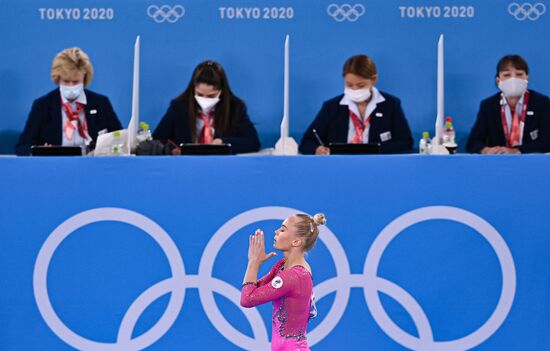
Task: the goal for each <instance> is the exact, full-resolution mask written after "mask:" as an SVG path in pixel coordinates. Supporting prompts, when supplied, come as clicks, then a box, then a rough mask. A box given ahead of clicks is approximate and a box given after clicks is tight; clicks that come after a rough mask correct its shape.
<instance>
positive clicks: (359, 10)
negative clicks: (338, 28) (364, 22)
mask: <svg viewBox="0 0 550 351" xmlns="http://www.w3.org/2000/svg"><path fill="white" fill-rule="evenodd" d="M365 12H366V10H365V6H363V4H355V5H353V6H352V5H350V4H343V5H342V6H338V5H337V4H330V5H328V7H327V13H328V15H329V16H330V17H332V18H334V20H335V21H337V22H343V21H346V20H347V21H350V22H355V21H357V20H358V19H359V17H361V16H363V15H364V14H365Z"/></svg>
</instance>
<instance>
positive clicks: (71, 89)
mask: <svg viewBox="0 0 550 351" xmlns="http://www.w3.org/2000/svg"><path fill="white" fill-rule="evenodd" d="M83 90H84V85H82V84H77V85H61V84H60V85H59V91H60V92H61V95H63V97H64V98H65V99H67V100H71V101H72V100H74V99H76V98H77V97H79V96H80V94H82V91H83Z"/></svg>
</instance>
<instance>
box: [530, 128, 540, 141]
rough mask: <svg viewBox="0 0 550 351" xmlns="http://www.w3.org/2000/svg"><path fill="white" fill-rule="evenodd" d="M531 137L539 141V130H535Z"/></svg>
mask: <svg viewBox="0 0 550 351" xmlns="http://www.w3.org/2000/svg"><path fill="white" fill-rule="evenodd" d="M529 135H530V136H531V140H537V139H538V137H539V130H538V129H535V130H534V131H532V132H531V133H529Z"/></svg>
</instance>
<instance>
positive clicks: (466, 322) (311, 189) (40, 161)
mask: <svg viewBox="0 0 550 351" xmlns="http://www.w3.org/2000/svg"><path fill="white" fill-rule="evenodd" d="M548 168H549V163H548V158H547V157H545V156H542V155H538V156H537V155H531V156H522V157H516V156H503V157H498V156H456V157H454V156H443V157H422V156H417V155H409V156H387V157H381V156H370V157H369V156H366V157H346V156H334V157H330V158H318V157H305V156H304V157H277V158H271V157H238V156H237V157H205V158H193V157H178V158H176V157H158V158H147V157H143V158H135V157H133V158H120V159H116V158H56V159H51V158H3V159H0V169H2V170H3V171H2V172H0V193H1V194H2V201H0V214H1V219H2V220H1V223H2V234H1V235H2V240H1V244H0V267H2V289H0V306H1V308H0V325H1V326H2V328H0V345H1V347H0V348H1V349H2V350H3V351H4V350H5V351H15V350H26V351H32V350H71V349H72V348H71V347H69V346H68V345H66V344H65V343H64V342H63V341H61V340H60V339H59V338H57V336H56V335H55V334H54V333H53V332H52V331H51V330H50V329H49V328H48V326H47V325H46V324H45V322H44V321H43V319H42V317H41V316H40V314H39V312H38V309H37V306H36V303H35V300H34V296H33V287H32V274H33V267H34V263H35V260H36V257H37V255H38V252H39V250H40V248H41V246H42V244H43V243H44V242H45V240H46V238H47V237H48V236H49V235H50V233H51V232H52V231H53V230H54V229H55V228H56V227H57V226H59V225H60V224H61V223H63V222H64V221H65V220H66V219H68V218H69V217H71V216H73V215H75V214H78V213H80V212H82V211H85V210H90V209H94V208H99V207H120V208H126V209H129V210H132V211H136V212H138V213H141V214H143V215H145V216H147V217H149V218H150V219H152V220H153V221H155V222H156V223H157V224H159V225H160V226H161V227H162V228H163V229H164V230H165V231H166V232H167V233H168V234H169V235H170V236H171V237H172V239H173V240H174V242H175V243H176V245H177V247H178V250H179V251H180V253H181V256H182V257H183V261H184V264H185V270H186V273H187V274H192V275H194V274H197V272H198V267H199V262H200V258H201V256H202V254H203V253H204V250H205V247H206V244H207V243H208V241H209V240H210V238H211V237H212V235H213V234H214V233H215V232H216V231H217V230H218V229H219V228H220V227H221V226H222V225H223V224H224V223H226V222H227V221H229V220H230V219H232V218H233V217H235V216H237V215H239V214H240V213H242V212H244V211H248V210H251V209H255V208H258V207H264V206H284V207H291V208H296V209H300V210H302V211H306V212H308V213H315V212H319V211H323V212H324V213H325V214H326V215H327V218H328V223H327V225H328V228H330V230H332V231H333V232H334V233H335V235H336V236H337V238H338V240H339V242H340V244H341V245H342V246H343V249H344V250H345V254H346V257H347V259H348V260H349V264H350V271H351V272H352V273H353V274H360V273H361V272H362V270H363V265H364V262H365V259H366V255H367V252H368V250H369V248H370V246H371V245H372V243H373V241H374V239H375V238H376V237H377V235H378V234H379V233H380V232H381V231H382V229H383V228H384V227H385V226H386V225H388V224H389V223H390V222H391V221H393V220H394V219H395V218H397V217H399V216H400V215H402V214H404V213H406V212H409V211H411V210H414V209H417V208H421V207H425V206H455V207H459V208H462V209H465V210H467V211H470V212H473V213H475V214H476V215H478V216H480V217H481V218H483V219H484V220H486V221H487V222H489V223H490V224H491V225H492V226H493V227H495V229H496V230H497V231H498V232H499V233H500V235H501V236H502V237H503V238H504V240H505V241H506V243H507V245H508V247H509V248H510V250H511V253H512V256H513V258H514V262H515V266H516V270H517V290H516V296H515V300H514V304H513V306H512V309H511V311H510V313H509V315H508V317H507V319H506V320H505V322H504V323H503V325H502V326H501V327H500V328H499V329H498V330H497V332H496V333H495V334H494V335H493V336H492V337H491V338H489V339H488V340H487V341H486V342H484V343H483V344H481V345H480V346H478V347H477V348H476V350H510V351H514V350H518V351H525V350H542V349H545V348H546V347H547V346H548V345H549V344H550V334H548V328H549V326H550V312H549V311H550V309H549V306H548V301H550V265H549V264H548V257H549V254H550V236H549V235H548V233H549V232H550V210H549V207H548V198H549V196H550V192H549V190H548V189H549V187H548ZM203 181H204V183H202V182H203ZM279 223H280V222H279V221H274V220H266V221H261V222H258V223H253V224H251V225H249V226H247V227H245V228H243V229H242V230H241V231H239V232H237V233H236V234H235V235H233V236H232V237H231V238H230V239H229V240H228V241H227V242H226V243H225V244H224V245H223V247H222V249H221V250H220V252H219V254H218V255H217V258H216V262H215V264H214V271H213V276H214V277H216V278H219V279H221V280H223V281H225V282H227V283H229V284H231V285H233V286H235V287H236V288H239V286H240V283H241V282H242V277H243V273H244V270H245V268H246V260H247V256H246V254H247V240H248V239H247V235H248V234H250V233H252V231H253V230H254V229H255V228H257V227H260V228H263V229H264V231H265V232H266V237H267V238H268V242H269V240H270V238H271V235H272V234H271V233H272V231H273V230H274V229H276V228H277V226H278V225H279ZM308 261H309V262H310V264H311V266H312V267H313V271H314V281H315V284H320V283H321V282H323V281H325V280H327V279H329V278H332V277H334V276H335V275H336V273H335V265H334V263H333V261H332V259H331V257H330V255H329V252H328V250H327V247H325V246H324V244H323V243H322V242H319V243H318V245H317V246H316V247H315V248H314V250H312V251H311V253H310V254H309V256H308ZM271 263H274V260H273V262H271ZM267 266H269V264H266V265H265V267H264V266H262V272H265V271H266V270H267V269H268V268H269V267H267ZM169 276H170V270H169V266H168V262H167V260H166V258H165V256H164V254H163V253H162V251H161V250H160V248H159V247H158V246H157V245H156V244H155V243H154V241H153V240H152V239H151V238H150V237H149V236H147V235H146V234H145V233H144V232H142V231H141V230H139V229H137V228H134V227H132V226H129V225H125V224H122V223H118V222H100V223H94V224H90V225H88V226H85V227H83V228H81V229H79V230H77V231H76V232H75V233H73V234H72V235H71V236H70V237H68V238H67V239H66V240H65V241H64V242H63V243H62V244H61V245H60V247H59V248H58V250H57V251H56V252H55V254H54V256H53V259H52V262H51V264H50V271H49V275H48V284H49V292H50V297H51V300H52V304H53V306H54V309H55V310H56V311H57V312H58V314H59V316H60V318H61V319H62V320H63V321H64V322H65V323H66V324H67V325H68V326H69V327H70V328H71V329H73V330H74V331H75V332H77V333H79V334H81V335H82V336H85V337H88V338H90V339H92V340H96V341H104V342H113V341H114V340H115V338H116V333H117V331H118V327H119V325H120V321H121V318H122V316H123V314H124V313H125V312H126V310H127V309H128V307H129V305H130V304H131V303H132V302H133V301H134V299H135V298H136V297H137V296H138V295H139V294H140V293H141V292H143V291H144V290H145V289H146V288H148V287H150V286H152V285H153V284H155V283H157V282H159V281H160V280H162V279H164V278H168V277H169ZM379 276H380V277H383V278H385V279H388V280H390V281H392V282H394V283H396V284H398V285H399V286H401V287H402V288H403V289H405V290H406V291H407V292H409V293H410V294H411V295H412V296H413V297H414V298H415V299H416V300H417V301H418V302H419V304H420V305H421V306H422V308H423V309H424V311H425V312H426V315H427V316H428V319H429V321H430V324H431V327H432V330H433V332H434V338H435V340H438V341H442V340H453V339H456V338H460V337H463V336H466V335H467V334H469V333H471V332H473V331H474V330H476V329H477V328H479V327H480V326H481V324H483V323H484V322H485V321H486V320H487V318H488V317H489V315H490V314H491V313H492V312H493V310H494V308H495V306H496V303H497V300H498V296H499V294H500V290H501V283H502V281H501V271H500V266H499V263H498V260H497V257H496V255H495V253H494V251H493V250H492V248H491V246H490V245H489V244H488V243H487V242H486V241H485V240H484V239H483V237H481V236H480V235H479V234H478V233H476V232H475V231H474V230H472V229H471V228H469V227H467V226H465V225H462V224H458V223H456V222H451V221H446V220H432V221H426V222H422V223H418V224H416V225H413V226H412V227H410V228H408V229H406V230H405V231H404V232H403V233H402V234H400V235H399V236H398V237H397V238H396V239H395V240H394V241H392V243H391V244H390V245H389V246H388V248H387V250H386V251H385V252H384V254H383V256H382V260H381V263H380V268H379ZM333 298H334V294H331V295H328V296H327V297H325V298H323V299H321V300H320V301H319V304H318V309H319V317H318V318H317V319H314V320H313V321H312V322H311V324H310V328H309V329H310V330H311V329H312V328H313V327H315V326H316V325H318V324H319V322H320V321H322V319H323V318H324V316H326V314H327V313H328V310H329V308H330V306H331V305H332V301H333ZM167 300H168V297H167V296H165V297H164V298H161V299H160V300H158V301H157V302H156V303H155V304H154V305H152V306H150V307H149V309H148V310H147V312H146V313H145V314H144V315H143V316H142V317H141V319H140V321H139V323H138V325H137V328H136V332H135V333H136V335H139V334H141V333H143V332H145V331H146V330H148V329H149V328H150V326H151V325H152V324H153V323H155V322H156V321H157V320H158V318H159V316H160V315H161V314H162V313H163V311H164V308H165V306H166V303H167ZM216 300H217V301H218V303H219V306H220V309H221V310H222V312H223V313H224V314H225V315H226V316H227V319H228V321H229V322H230V323H231V324H232V325H233V326H234V327H235V328H237V329H238V330H240V331H241V332H242V333H247V334H248V335H250V336H252V332H251V328H250V326H249V325H248V322H247V320H246V319H245V318H244V316H243V315H242V314H241V312H240V311H239V310H238V309H237V308H236V307H235V306H234V305H233V304H232V303H230V302H229V301H228V300H226V298H224V297H223V296H217V297H216ZM382 302H383V304H384V307H385V308H386V310H387V311H388V314H389V316H390V317H391V318H392V319H393V320H395V322H396V323H397V324H398V325H399V326H400V327H402V328H403V329H405V330H406V331H407V332H409V333H411V334H413V335H416V330H415V326H414V324H413V323H412V321H411V319H410V317H409V316H408V314H407V313H406V312H405V311H404V310H403V309H402V307H401V306H400V305H399V304H398V303H396V302H395V301H393V300H392V299H390V298H388V297H387V296H385V295H382ZM261 313H262V317H263V318H264V320H265V322H266V326H267V328H268V331H269V333H270V315H271V311H270V306H262V308H261ZM343 340H345V343H346V348H347V349H349V350H363V349H367V348H368V349H372V350H403V347H402V346H400V345H399V344H397V343H395V342H394V341H393V340H392V339H390V338H389V337H388V336H386V334H384V333H383V332H382V330H381V329H380V328H379V327H378V325H377V324H376V323H375V321H374V320H373V318H372V316H371V314H370V312H369V310H368V308H367V305H366V302H365V299H364V295H363V291H362V290H361V289H359V288H352V290H351V297H350V300H349V303H348V305H347V308H346V311H345V313H344V315H343V317H342V319H341V320H340V321H339V323H338V325H337V326H336V328H335V329H334V330H333V331H332V332H331V333H330V334H329V335H328V336H327V337H326V338H325V339H323V340H322V341H321V342H319V343H318V344H316V345H315V346H314V347H313V350H335V349H338V348H341V347H342V342H343ZM204 349H211V350H214V349H216V350H238V349H239V348H238V347H236V346H235V345H233V344H231V343H229V342H228V341H227V340H226V339H225V338H224V337H223V336H222V335H221V334H219V333H218V332H217V331H216V330H215V328H214V327H213V326H212V324H211V323H210V321H209V320H208V318H207V317H206V315H205V313H204V311H203V308H202V306H201V304H200V300H199V298H198V292H197V289H195V288H191V289H188V290H187V292H186V296H185V302H184V305H183V309H182V311H181V312H180V314H179V316H178V319H177V320H176V322H175V324H174V325H173V326H172V328H171V329H170V330H169V331H168V332H167V333H166V334H165V335H164V336H163V337H162V338H161V339H160V340H159V341H158V342H157V343H155V344H154V345H152V346H151V347H150V348H148V350H204Z"/></svg>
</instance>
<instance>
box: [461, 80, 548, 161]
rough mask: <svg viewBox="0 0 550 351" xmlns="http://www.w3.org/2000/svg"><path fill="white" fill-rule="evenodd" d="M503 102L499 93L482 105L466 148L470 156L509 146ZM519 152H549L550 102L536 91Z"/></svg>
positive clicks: (530, 91) (531, 100) (528, 108)
mask: <svg viewBox="0 0 550 351" xmlns="http://www.w3.org/2000/svg"><path fill="white" fill-rule="evenodd" d="M500 99H501V95H500V93H498V94H495V95H493V96H491V97H489V98H487V99H485V100H483V101H482V102H481V104H480V106H479V112H478V113H477V119H476V122H475V124H474V126H473V127H472V130H471V132H470V136H469V137H468V143H467V144H466V150H467V151H468V152H471V153H480V152H481V149H483V148H484V147H486V146H488V147H493V146H506V137H505V136H504V129H503V128H502V116H501V110H500ZM518 149H519V150H520V151H521V153H530V152H550V100H549V99H548V96H546V95H542V94H540V93H537V92H536V91H534V90H529V105H528V106H527V116H525V125H524V127H523V138H522V141H521V146H519V147H518Z"/></svg>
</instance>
